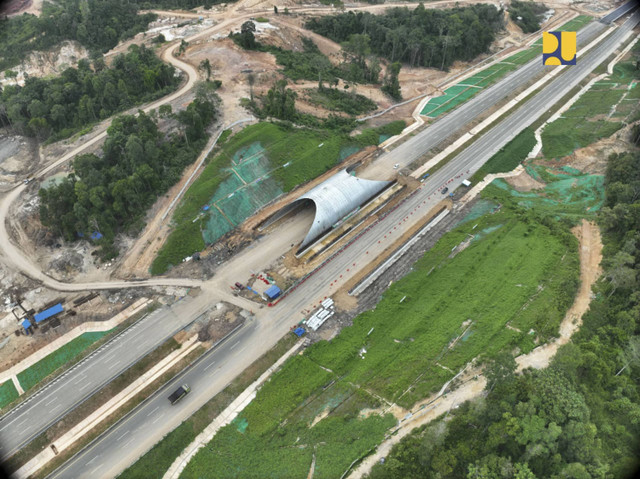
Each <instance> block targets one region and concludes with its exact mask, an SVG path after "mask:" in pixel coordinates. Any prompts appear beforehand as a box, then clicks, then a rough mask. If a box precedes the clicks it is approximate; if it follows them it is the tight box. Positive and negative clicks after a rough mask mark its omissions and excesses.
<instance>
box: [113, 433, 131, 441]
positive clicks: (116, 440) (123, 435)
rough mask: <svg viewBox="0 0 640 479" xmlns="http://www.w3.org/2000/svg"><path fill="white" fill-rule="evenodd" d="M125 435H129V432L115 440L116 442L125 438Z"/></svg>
mask: <svg viewBox="0 0 640 479" xmlns="http://www.w3.org/2000/svg"><path fill="white" fill-rule="evenodd" d="M127 434H129V431H127V432H125V433H124V434H123V435H122V436H120V437H119V438H118V439H116V441H119V440H120V439H122V438H123V437H125V436H126V435H127Z"/></svg>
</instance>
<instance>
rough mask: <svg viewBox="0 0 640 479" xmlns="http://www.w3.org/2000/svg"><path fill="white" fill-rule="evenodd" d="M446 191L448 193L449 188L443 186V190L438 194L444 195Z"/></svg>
mask: <svg viewBox="0 0 640 479" xmlns="http://www.w3.org/2000/svg"><path fill="white" fill-rule="evenodd" d="M447 191H449V188H448V187H446V186H445V187H444V189H443V190H442V191H441V192H440V193H442V194H443V195H444V194H445V193H446V192H447Z"/></svg>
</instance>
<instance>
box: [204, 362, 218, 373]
mask: <svg viewBox="0 0 640 479" xmlns="http://www.w3.org/2000/svg"><path fill="white" fill-rule="evenodd" d="M215 363H216V362H215V361H213V362H212V363H211V364H208V365H207V367H205V368H204V370H205V371H206V370H207V369H209V368H210V367H211V366H213V365H214V364H215Z"/></svg>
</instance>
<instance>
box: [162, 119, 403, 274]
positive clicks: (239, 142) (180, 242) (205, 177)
mask: <svg viewBox="0 0 640 479" xmlns="http://www.w3.org/2000/svg"><path fill="white" fill-rule="evenodd" d="M404 126H405V124H404V122H402V121H395V122H392V123H389V124H387V125H384V126H382V127H379V128H375V129H366V130H364V131H363V132H362V133H361V134H359V135H356V136H353V137H351V136H349V135H347V134H343V133H338V132H335V131H326V130H324V131H319V130H309V129H300V128H288V127H286V126H282V125H276V124H274V123H268V122H262V123H258V124H255V125H250V126H248V127H246V128H244V129H243V130H242V131H241V132H240V133H238V134H236V135H234V136H232V137H231V138H229V139H228V140H227V141H226V142H225V143H224V144H223V145H221V147H220V148H219V149H218V150H217V151H216V152H214V154H213V155H212V157H211V158H210V159H208V160H207V161H208V162H207V165H206V167H205V169H204V171H203V172H202V174H201V175H200V176H199V177H198V179H197V180H196V181H194V183H193V184H192V185H191V187H189V189H188V190H187V191H186V193H185V195H184V197H183V198H182V201H181V202H180V204H179V205H178V207H177V208H176V211H175V213H174V215H173V220H172V222H173V225H174V228H173V231H172V233H171V235H170V236H169V238H168V239H167V241H166V243H165V244H164V246H163V247H162V249H161V250H160V252H159V253H158V256H157V257H156V259H155V260H154V262H153V265H152V267H151V273H152V274H162V273H164V272H165V271H167V269H168V268H169V267H170V265H173V264H178V263H180V261H182V259H183V258H185V257H186V256H189V255H191V254H193V253H195V252H196V251H201V250H202V249H203V248H204V247H205V240H204V238H203V234H202V231H203V230H204V229H205V228H206V222H207V219H208V217H209V215H210V214H211V213H215V212H216V211H212V212H210V213H207V214H205V213H203V212H202V208H203V206H204V205H207V204H209V203H210V201H211V199H212V198H214V197H219V198H220V200H226V199H227V198H229V197H232V196H234V195H235V194H236V193H242V194H244V195H245V196H246V197H247V201H245V202H244V203H243V204H241V205H239V206H238V205H231V206H229V208H232V207H233V208H235V210H234V213H235V217H236V219H237V221H238V222H241V221H242V220H244V219H245V218H247V217H248V216H250V215H251V214H253V213H255V211H256V210H257V209H258V208H259V207H260V206H261V205H263V204H264V203H266V202H268V201H270V200H272V199H274V198H275V197H276V196H277V194H278V191H280V192H287V191H290V190H292V189H293V188H295V187H296V186H298V185H299V184H302V183H305V182H307V181H309V180H311V179H313V178H315V177H317V176H319V175H321V174H322V173H324V172H326V171H327V170H329V169H331V168H333V167H334V166H335V165H336V164H337V163H339V162H340V161H342V160H343V159H344V157H345V156H347V155H348V154H349V153H354V152H356V151H358V150H360V149H362V148H364V147H366V146H368V145H376V144H378V143H380V142H381V141H382V140H383V139H384V138H386V137H388V136H391V135H395V134H398V133H400V132H401V131H402V129H403V128H404ZM249 150H251V151H253V150H256V151H258V153H259V155H264V161H263V162H262V164H261V165H254V164H249V163H250V162H251V161H252V160H251V158H243V155H242V154H243V152H245V151H249ZM249 156H250V155H249ZM244 165H248V166H244ZM258 166H260V168H265V169H266V172H265V174H264V178H263V177H262V176H263V175H258V176H260V178H258V179H257V180H256V179H255V178H254V177H253V176H251V177H249V178H248V179H247V180H246V182H247V183H248V184H246V185H245V184H243V183H242V181H241V180H239V179H238V176H240V173H239V172H238V171H239V170H240V169H243V168H244V169H245V171H246V172H247V174H248V175H252V174H254V173H255V171H256V168H257V167H258ZM231 167H233V168H234V170H232V169H231ZM265 178H266V179H267V180H269V181H270V184H271V186H272V188H271V189H272V190H274V191H275V193H274V195H275V196H273V197H271V196H265V197H259V196H260V194H264V192H265V187H264V185H265V184H267V183H263V184H262V185H260V186H258V182H259V181H262V180H263V179H265ZM238 197H239V195H238ZM237 199H238V198H236V200H237ZM222 226H223V227H226V228H227V230H229V229H231V228H232V227H233V226H236V225H235V224H234V225H233V226H232V225H229V224H222V225H221V227H222Z"/></svg>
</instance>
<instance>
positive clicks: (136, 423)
mask: <svg viewBox="0 0 640 479" xmlns="http://www.w3.org/2000/svg"><path fill="white" fill-rule="evenodd" d="M621 8H628V7H626V6H623V7H621ZM618 13H619V12H618ZM625 13H626V12H625ZM605 18H607V17H605ZM610 18H613V17H610ZM607 21H609V20H607ZM639 21H640V12H636V13H633V14H632V15H631V16H630V17H629V18H627V19H625V20H624V22H623V23H622V24H621V25H620V26H619V27H618V28H616V29H615V30H614V31H613V32H612V33H611V34H610V35H608V36H607V37H605V38H604V39H602V40H601V41H600V42H599V43H598V44H597V45H595V46H594V47H593V48H592V49H590V50H589V51H588V52H587V53H585V54H584V55H581V56H580V57H579V60H578V64H577V65H576V66H572V67H567V68H565V69H564V71H562V72H561V73H560V74H559V75H558V76H557V77H556V78H555V79H554V80H552V81H550V82H549V83H548V84H546V85H545V86H544V87H543V88H542V89H541V90H540V91H539V92H538V93H537V94H535V95H534V96H532V97H531V98H530V99H528V101H526V102H525V103H524V104H522V105H519V106H518V108H517V109H516V110H515V111H513V112H511V113H510V114H509V115H508V116H507V117H506V118H504V119H503V120H502V121H501V122H500V123H498V124H497V125H494V126H492V127H491V129H490V130H489V131H487V132H485V133H484V134H482V136H481V137H480V138H479V139H477V140H476V141H475V142H474V143H473V144H472V145H471V146H470V147H469V148H467V149H466V150H465V151H463V152H462V153H460V154H458V155H457V156H456V157H454V158H453V159H451V160H450V161H449V162H448V163H447V164H445V165H444V166H442V167H441V168H440V169H439V170H438V171H437V172H435V173H434V174H432V175H431V176H430V177H429V179H428V180H427V181H425V182H424V183H423V184H422V185H421V187H420V188H418V189H417V190H416V191H415V192H414V193H413V194H411V195H409V196H407V197H406V199H405V200H404V201H403V202H402V203H401V204H400V205H399V206H398V207H396V208H395V209H393V210H392V211H390V212H389V213H388V214H386V215H385V216H382V217H380V218H378V219H377V221H376V223H375V224H374V225H373V226H372V227H370V228H369V229H368V230H367V231H366V232H364V233H362V234H361V235H359V236H358V237H356V238H355V239H354V240H352V242H350V243H348V244H346V245H344V246H342V248H341V249H340V250H339V251H337V252H335V253H334V258H333V260H332V261H327V262H325V263H323V266H322V267H319V268H318V269H317V270H316V271H314V273H313V277H312V278H313V280H312V281H306V282H305V283H304V284H302V285H300V286H299V287H298V288H296V289H295V290H294V291H293V292H291V293H290V294H289V295H287V296H286V297H285V298H284V299H283V300H282V301H280V302H279V303H278V304H277V305H276V306H274V307H272V308H264V309H261V310H257V311H255V318H254V319H252V320H250V321H248V322H247V323H246V324H245V325H244V326H243V327H242V328H240V329H239V330H238V331H237V332H235V333H234V334H233V335H232V336H231V337H229V338H228V339H227V340H226V341H225V342H224V343H223V344H222V345H220V346H219V347H218V348H216V349H214V350H212V351H211V352H209V353H207V354H206V355H205V356H203V357H202V358H201V359H200V360H199V361H198V362H197V363H196V364H195V365H194V366H193V367H191V368H189V369H188V370H185V371H184V372H183V373H181V374H180V375H178V377H177V378H175V379H174V380H173V381H171V382H170V383H169V384H167V385H166V386H165V387H164V388H163V389H162V390H161V391H160V392H159V393H158V394H157V395H154V396H152V397H150V398H148V399H147V400H146V401H145V402H144V403H142V404H141V406H139V407H138V408H136V409H135V410H134V411H133V412H132V413H131V414H129V415H127V416H126V417H125V418H123V419H122V420H121V421H120V422H118V423H117V424H116V425H115V426H113V427H112V428H111V429H109V430H108V431H107V432H106V433H104V434H103V435H101V436H100V437H99V438H97V439H96V440H95V441H94V442H93V443H92V444H90V445H89V446H88V447H87V448H85V449H84V450H83V451H81V452H80V453H78V454H77V455H76V456H74V457H73V458H72V459H71V460H70V461H69V462H67V463H66V464H65V465H64V466H63V467H61V468H60V469H58V470H57V471H56V472H55V473H54V474H53V477H69V478H71V477H74V478H75V477H96V476H114V475H116V474H117V473H118V472H120V471H122V470H123V469H124V468H126V467H127V466H128V465H129V464H130V463H132V462H133V461H134V460H135V459H136V458H137V457H139V456H140V455H141V454H142V453H144V452H145V451H146V450H148V449H149V448H150V447H151V446H152V445H153V444H154V443H155V442H157V440H159V439H160V438H161V437H162V436H164V435H165V434H166V433H167V432H169V431H170V430H172V429H173V428H174V427H176V426H177V425H178V424H180V422H182V421H183V420H184V419H185V418H186V417H188V416H189V415H190V414H192V413H193V412H195V411H196V410H197V409H198V408H199V407H200V406H202V405H203V404H204V403H205V402H206V401H207V400H208V399H209V398H211V397H212V396H213V395H215V394H216V393H218V392H220V391H221V390H222V389H223V388H224V387H225V386H226V385H227V384H228V383H229V381H231V380H232V379H233V378H234V377H235V376H237V375H238V374H239V373H240V372H241V371H242V370H243V369H245V368H246V367H247V366H248V365H249V364H251V362H253V361H254V360H255V359H256V358H257V357H259V356H260V355H261V354H263V353H264V352H266V351H267V350H268V349H269V348H270V347H271V346H272V345H273V344H275V342H276V341H277V340H278V339H279V338H281V337H282V336H283V335H284V334H286V332H287V331H289V328H290V326H291V324H292V322H293V321H292V318H299V316H300V311H302V310H306V309H311V308H312V307H313V306H314V305H317V304H318V303H319V302H320V301H321V300H322V299H324V298H325V297H326V296H330V295H331V294H332V293H333V292H335V290H336V289H338V288H340V287H342V286H343V285H344V284H345V283H346V282H347V281H349V279H350V278H352V277H354V275H356V274H357V273H358V272H359V271H360V270H361V269H362V268H364V267H365V266H366V265H367V264H368V263H369V262H370V261H371V260H372V259H373V258H376V257H378V256H379V255H380V254H381V253H382V252H383V251H384V250H385V249H387V248H388V247H389V246H391V245H393V244H395V243H396V242H397V241H398V240H399V239H400V238H401V237H402V236H403V234H404V233H405V232H407V231H409V230H412V229H413V228H414V227H416V226H417V225H419V224H422V223H423V222H424V217H425V216H426V215H427V214H428V213H429V212H430V211H431V210H432V209H433V208H434V207H436V205H438V204H439V203H440V201H441V200H442V193H441V191H442V190H443V188H445V187H447V188H449V190H451V191H452V190H454V189H455V188H457V187H458V186H459V185H460V184H461V183H462V181H463V180H464V179H466V178H467V177H468V176H469V175H471V174H473V173H474V172H475V171H477V170H478V169H479V168H480V167H481V166H482V165H483V164H484V163H485V162H486V161H487V160H488V159H489V158H490V157H491V156H492V155H493V154H495V153H496V152H497V151H498V150H500V148H502V147H503V146H504V145H505V144H506V143H508V142H509V141H510V140H511V139H512V138H513V137H514V136H515V135H516V134H517V133H518V132H519V131H521V130H522V129H523V128H525V127H527V126H528V125H530V124H532V123H533V122H534V121H535V120H536V119H537V118H539V117H540V116H541V115H542V114H543V113H545V112H546V111H547V110H548V109H549V108H551V107H552V106H553V105H554V104H556V103H557V102H558V101H559V100H560V99H561V98H563V97H564V96H565V95H566V94H567V93H568V92H570V91H571V89H572V88H574V87H575V86H576V85H577V84H578V83H579V82H580V81H582V80H583V79H584V78H585V77H586V76H587V75H588V74H589V73H590V72H591V71H592V70H593V69H595V68H596V67H597V66H598V65H600V64H602V62H604V61H605V60H606V59H607V58H608V57H609V56H610V55H611V54H612V53H613V52H614V51H616V49H617V48H618V47H619V46H620V45H621V44H622V43H623V42H624V41H625V40H626V39H628V38H629V36H630V35H631V33H632V29H633V28H634V27H635V26H636V25H637V24H638V22H639ZM605 28H606V25H605V24H604V23H603V22H597V21H596V22H592V23H591V24H589V25H588V26H587V27H585V29H583V31H582V32H581V34H580V35H579V41H580V42H581V44H583V45H584V44H586V43H587V42H588V41H589V40H593V38H595V37H596V36H597V35H598V34H599V33H601V32H602V31H603V30H604V29H605ZM544 68H546V67H542V66H541V61H540V59H535V60H534V61H532V62H531V63H529V64H527V65H525V66H524V67H522V68H521V69H519V70H517V71H516V72H514V73H513V74H511V75H509V76H507V77H505V78H504V79H503V80H502V81H501V82H499V83H497V84H496V85H494V86H493V87H491V88H489V89H487V90H486V91H485V92H483V93H481V94H479V95H478V96H476V97H475V98H474V99H472V100H470V101H469V102H467V104H465V105H463V106H461V107H460V108H458V109H457V110H455V111H454V112H452V113H450V114H449V115H447V116H445V117H444V118H442V119H441V120H438V121H436V122H434V123H433V125H431V126H429V127H428V128H426V129H425V130H424V131H423V132H421V133H419V134H417V135H416V136H415V137H413V138H412V139H410V140H409V141H407V142H406V143H404V144H403V145H401V146H399V147H398V148H396V149H394V150H392V151H391V152H388V153H385V154H384V155H382V156H381V157H380V161H385V162H390V163H401V164H403V165H408V164H410V163H412V162H413V161H415V160H416V159H418V158H419V157H421V156H422V155H424V154H426V153H427V152H428V151H429V150H430V149H432V148H433V147H434V146H435V145H437V144H438V141H439V140H440V139H442V137H443V135H444V136H449V135H451V134H452V133H453V132H454V131H459V130H460V129H461V128H463V126H464V125H466V124H468V122H469V121H471V120H472V119H473V118H475V117H476V116H477V115H479V114H481V113H482V112H484V111H486V110H487V109H488V108H490V107H491V106H492V105H494V104H496V103H497V102H499V101H500V100H501V99H503V98H504V97H505V96H507V95H508V94H509V93H510V92H511V91H513V90H514V89H517V88H519V87H520V86H522V85H524V84H525V83H527V81H528V80H530V79H531V78H532V77H534V76H536V75H538V74H539V73H541V72H542V70H543V69H544ZM442 125H445V126H442ZM434 132H435V133H434ZM445 133H446V135H445ZM305 221H307V219H305ZM302 222H303V221H302V220H299V219H296V218H295V217H294V218H292V219H290V220H288V222H287V223H286V227H283V228H280V230H279V231H278V234H280V235H281V236H282V235H283V234H284V235H287V236H288V237H290V238H291V242H292V243H293V242H295V241H299V240H300V239H301V237H302V235H303V232H304V231H305V228H304V226H305V225H302V226H301V223H302ZM270 241H271V237H270V235H266V236H265V237H263V238H261V239H260V240H258V241H257V242H256V243H255V244H254V245H252V247H251V248H250V249H248V250H245V251H243V252H242V253H240V254H239V255H237V256H236V257H234V258H233V259H231V260H230V261H229V262H227V263H226V264H225V265H224V266H223V267H222V268H221V269H220V270H219V271H218V273H217V274H216V275H215V276H214V277H213V278H212V279H211V280H209V281H206V282H203V283H202V284H201V287H202V288H203V293H202V295H201V297H202V296H206V298H207V300H208V301H209V302H211V301H217V300H219V299H220V296H219V291H222V290H223V289H224V288H227V285H228V284H229V282H230V281H231V278H233V277H237V276H238V274H239V272H240V273H242V274H244V273H245V272H247V269H248V266H247V264H252V265H256V262H255V261H256V260H257V259H259V258H261V256H260V253H258V251H259V250H262V249H263V248H264V249H265V250H266V251H268V252H269V254H271V253H273V252H274V251H273V249H269V248H270ZM280 254H282V252H280ZM270 257H273V256H270ZM264 266H266V264H265V265H264ZM254 267H255V266H254ZM199 298H200V297H199ZM199 298H195V299H187V300H185V301H186V302H194V303H198V302H199V301H202V300H201V299H199ZM198 304H199V306H200V307H199V308H193V314H195V312H196V311H198V310H200V309H201V307H202V306H204V304H205V303H202V302H201V303H198ZM165 317H166V318H167V319H166V321H171V319H170V318H169V317H168V315H166V314H165V313H164V312H160V313H158V314H157V315H156V317H155V321H164V320H165V319H163V318H165ZM183 383H188V384H189V385H190V386H191V392H190V393H189V394H188V395H187V396H186V397H185V398H184V399H183V400H182V401H181V402H179V403H177V404H176V405H175V406H173V407H172V409H169V405H168V402H167V399H166V396H168V394H169V393H170V392H171V391H173V390H174V389H175V388H176V387H177V386H179V385H180V384H183ZM4 421H5V419H3V420H2V421H0V428H2V426H3V423H4ZM9 431H11V428H10V427H9V428H7V429H5V430H4V431H3V430H1V429H0V439H1V440H2V442H4V440H5V436H4V435H5V434H7V435H8V434H9ZM12 432H13V433H18V431H17V429H14V430H13V431H12Z"/></svg>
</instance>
